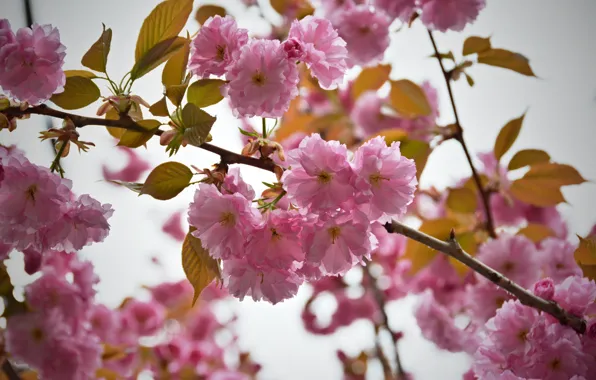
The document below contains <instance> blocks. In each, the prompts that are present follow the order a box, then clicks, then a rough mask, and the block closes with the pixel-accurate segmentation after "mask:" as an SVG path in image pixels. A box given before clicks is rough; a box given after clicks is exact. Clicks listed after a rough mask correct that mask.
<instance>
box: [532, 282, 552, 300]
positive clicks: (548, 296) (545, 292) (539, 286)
mask: <svg viewBox="0 0 596 380" xmlns="http://www.w3.org/2000/svg"><path fill="white" fill-rule="evenodd" d="M534 294H536V295H537V296H538V297H540V298H544V299H545V300H548V301H550V300H552V299H553V296H554V295H555V283H554V282H553V280H552V278H548V277H547V278H543V279H542V280H540V281H538V282H537V283H535V284H534Z"/></svg>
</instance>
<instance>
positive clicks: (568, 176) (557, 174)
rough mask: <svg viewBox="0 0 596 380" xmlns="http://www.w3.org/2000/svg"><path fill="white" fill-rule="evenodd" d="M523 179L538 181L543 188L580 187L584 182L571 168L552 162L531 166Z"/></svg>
mask: <svg viewBox="0 0 596 380" xmlns="http://www.w3.org/2000/svg"><path fill="white" fill-rule="evenodd" d="M523 178H524V179H529V180H534V181H539V182H540V183H541V184H542V185H543V186H549V187H561V186H568V185H580V184H582V183H584V182H586V180H585V179H584V177H582V176H581V174H579V172H578V171H577V170H576V169H575V168H574V167H573V166H570V165H565V164H557V163H554V162H552V163H551V162H543V163H539V164H535V165H532V166H531V167H530V170H529V171H528V172H527V173H526V174H525V175H524V177H523Z"/></svg>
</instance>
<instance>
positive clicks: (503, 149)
mask: <svg viewBox="0 0 596 380" xmlns="http://www.w3.org/2000/svg"><path fill="white" fill-rule="evenodd" d="M525 116H526V115H525V114H524V115H522V116H521V117H519V118H517V119H513V120H511V121H509V122H508V123H507V124H505V126H504V127H503V128H501V131H500V132H499V135H498V136H497V140H496V141H495V147H494V149H493V151H494V153H495V157H496V158H497V161H498V160H500V159H501V157H503V155H504V154H505V153H507V151H508V150H509V148H511V146H512V145H513V143H514V142H515V140H516V139H517V136H518V135H519V131H520V130H521V127H522V123H523V122H524V117H525Z"/></svg>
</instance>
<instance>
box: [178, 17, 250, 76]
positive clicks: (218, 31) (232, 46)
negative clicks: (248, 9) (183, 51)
mask: <svg viewBox="0 0 596 380" xmlns="http://www.w3.org/2000/svg"><path fill="white" fill-rule="evenodd" d="M247 42H248V31H247V30H246V29H241V28H238V25H236V20H235V19H234V18H232V17H231V16H226V17H223V18H222V17H220V16H215V17H210V18H209V19H208V20H207V21H205V23H204V24H203V26H202V27H201V29H200V30H199V34H197V36H196V37H195V39H194V40H193V41H192V44H191V45H190V62H189V64H188V68H189V70H190V71H192V73H193V74H195V75H198V76H200V77H208V76H209V75H210V74H214V75H223V74H225V72H226V70H227V69H228V66H229V65H230V64H232V63H233V62H234V60H236V59H237V57H238V54H239V53H240V48H241V47H242V46H244V45H246V43H247Z"/></svg>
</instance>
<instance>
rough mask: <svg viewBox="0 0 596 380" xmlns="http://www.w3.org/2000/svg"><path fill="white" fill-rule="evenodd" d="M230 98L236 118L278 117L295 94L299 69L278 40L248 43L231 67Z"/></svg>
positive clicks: (227, 90) (226, 88)
mask: <svg viewBox="0 0 596 380" xmlns="http://www.w3.org/2000/svg"><path fill="white" fill-rule="evenodd" d="M226 79H227V80H229V83H228V84H227V85H225V86H224V87H222V93H223V94H224V95H225V96H228V97H229V100H230V104H231V106H232V110H233V112H234V115H235V116H237V117H238V116H261V117H273V118H275V117H280V116H282V115H283V114H284V112H285V111H286V110H287V109H288V107H289V106H290V101H291V100H292V99H293V98H294V97H296V95H298V87H297V85H298V81H299V76H298V69H297V68H296V63H295V62H293V61H290V60H289V59H288V58H287V55H286V52H285V51H284V50H283V48H282V46H281V44H280V42H279V41H278V40H251V41H250V42H249V43H248V44H246V45H245V46H244V47H243V48H242V49H241V50H240V55H239V56H238V58H237V59H235V60H234V62H233V63H232V64H231V65H230V67H229V71H228V73H227V74H226Z"/></svg>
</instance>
